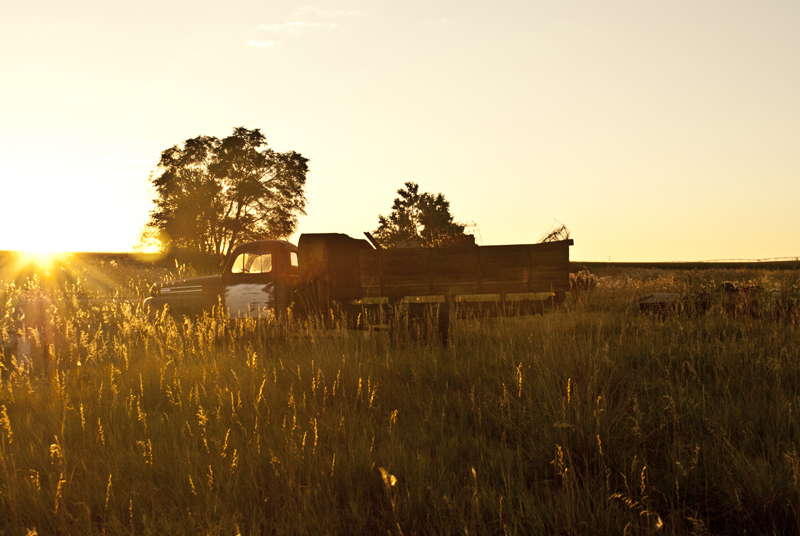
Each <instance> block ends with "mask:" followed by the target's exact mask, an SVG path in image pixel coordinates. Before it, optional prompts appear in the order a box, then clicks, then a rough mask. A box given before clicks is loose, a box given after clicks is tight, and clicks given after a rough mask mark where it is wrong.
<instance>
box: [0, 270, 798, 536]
mask: <svg viewBox="0 0 800 536" xmlns="http://www.w3.org/2000/svg"><path fill="white" fill-rule="evenodd" d="M2 266H3V271H2V273H3V282H2V285H1V286H0V329H2V337H3V341H4V355H3V361H2V363H3V366H2V380H1V382H0V534H2V535H17V534H19V535H31V534H39V535H49V534H137V535H138V534H192V535H196V534H208V535H239V534H241V535H255V534H293V535H294V534H391V535H401V534H402V535H412V534H471V535H473V534H498V535H506V534H564V535H571V534H578V535H581V534H586V535H589V534H630V535H634V534H680V535H690V534H694V535H707V534H741V535H744V534H748V535H751V534H775V535H785V534H798V533H800V347H798V343H800V323H799V322H798V318H799V315H800V308H798V306H797V304H798V296H799V295H800V294H798V293H800V271H797V270H759V269H747V270H739V269H713V268H710V269H702V270H701V269H697V270H668V269H652V270H647V269H636V268H631V267H627V268H625V269H616V270H615V269H613V268H605V269H604V270H603V271H602V273H596V274H587V273H584V274H583V275H582V276H581V277H583V278H584V279H586V278H589V279H591V280H592V283H591V284H585V285H581V286H580V291H579V292H576V293H574V294H573V295H571V296H569V297H568V298H567V300H566V302H565V304H564V305H563V306H562V307H561V308H559V309H557V310H555V311H552V312H547V313H546V314H544V315H539V316H529V317H519V318H483V317H478V318H475V317H473V318H459V319H457V320H455V321H454V325H453V329H452V341H451V343H450V344H449V345H447V346H443V345H441V344H437V343H436V342H421V341H416V340H414V338H407V337H400V336H398V334H396V333H391V332H389V333H387V332H352V331H346V330H344V329H333V330H322V329H318V328H317V325H316V323H315V322H307V321H302V320H300V319H294V320H292V321H290V322H284V323H280V324H278V323H275V322H272V323H265V322H256V321H253V320H232V319H230V318H228V317H226V316H224V315H221V314H218V313H213V314H208V315H206V316H204V317H202V318H196V319H173V318H172V317H170V316H166V315H164V316H161V317H159V318H156V319H152V320H151V319H148V317H147V316H146V315H145V314H144V313H143V311H142V310H141V307H140V303H141V299H142V298H143V297H144V294H145V292H146V289H147V285H148V284H149V283H151V282H153V281H155V280H156V279H161V278H163V277H168V276H178V275H185V274H184V273H178V272H181V271H184V272H185V271H186V269H185V268H184V267H180V268H178V267H176V266H168V265H166V266H161V267H159V268H156V267H152V266H150V265H146V264H142V263H136V262H126V261H124V260H123V259H121V258H120V259H103V258H100V257H98V258H95V259H92V260H91V262H89V261H87V260H86V259H83V260H81V259H78V258H72V259H66V260H62V261H61V262H59V263H55V264H51V265H49V266H38V267H32V266H29V265H26V267H25V269H24V270H23V269H21V268H19V266H20V265H18V264H15V263H14V262H11V261H8V262H5V264H3V265H2ZM15 266H17V267H18V269H16V271H15V270H12V268H13V267H15ZM190 275H191V274H190ZM725 281H733V282H736V284H737V285H742V286H753V287H756V286H757V287H758V292H759V294H758V296H757V297H756V298H755V299H754V300H749V301H747V302H741V301H737V300H731V299H729V296H724V295H721V294H720V293H719V291H718V290H717V289H718V288H719V287H720V285H722V283H724V282H725ZM652 292H678V293H682V294H685V295H686V299H685V300H682V301H681V306H680V307H676V308H675V309H670V310H667V311H664V312H660V313H653V314H643V313H641V312H640V311H639V310H638V306H637V298H638V297H640V296H643V295H646V294H649V293H652ZM698 297H702V304H703V306H702V307H698V306H696V304H697V303H700V301H701V300H700V299H699V298H698ZM31 311H33V313H31ZM22 350H24V352H23V351H22Z"/></svg>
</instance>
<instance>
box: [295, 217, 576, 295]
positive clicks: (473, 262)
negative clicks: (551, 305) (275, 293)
mask: <svg viewBox="0 0 800 536" xmlns="http://www.w3.org/2000/svg"><path fill="white" fill-rule="evenodd" d="M572 244H573V241H572V240H562V241H559V242H547V243H542V244H524V245H507V246H475V245H470V246H457V247H450V248H393V249H374V248H373V247H372V246H371V245H370V244H369V242H367V241H366V240H358V239H354V238H351V237H349V236H347V235H343V234H337V233H330V234H304V235H302V236H301V237H300V240H299V242H298V251H299V256H300V263H299V264H300V280H301V281H313V282H316V283H317V284H318V285H319V291H321V292H319V295H320V297H324V298H325V299H329V300H339V301H348V300H360V299H364V298H388V299H390V300H398V299H402V298H408V297H410V296H416V297H422V296H446V297H459V296H462V297H466V296H470V295H474V296H475V297H476V298H477V296H478V295H506V294H520V293H558V294H563V293H564V292H567V291H569V246H571V245H572Z"/></svg>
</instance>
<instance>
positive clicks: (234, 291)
mask: <svg viewBox="0 0 800 536" xmlns="http://www.w3.org/2000/svg"><path fill="white" fill-rule="evenodd" d="M298 275H299V267H298V258H297V246H295V245H293V244H290V243H289V242H286V241H283V240H259V241H256V242H247V243H244V244H241V245H239V246H237V247H236V248H235V249H234V250H233V252H232V253H231V255H229V256H228V259H227V262H226V263H225V269H224V270H223V272H222V274H221V275H216V276H207V277H194V278H189V279H180V280H173V281H160V282H158V283H156V284H155V285H153V287H152V288H151V291H150V297H149V298H147V299H146V300H145V302H144V305H145V307H146V308H147V309H148V310H149V311H151V312H157V311H159V310H161V309H163V308H164V306H165V305H166V306H168V307H169V309H170V310H171V311H172V312H174V313H177V314H197V313H200V312H202V311H203V310H207V311H210V310H211V308H212V307H215V306H217V305H220V304H221V305H222V306H223V307H224V308H225V309H226V310H227V311H228V312H229V313H230V315H231V316H232V317H261V318H264V317H267V318H268V317H272V316H275V315H276V312H277V311H285V310H286V309H287V307H289V305H290V304H291V299H292V294H293V289H294V287H295V286H296V285H297V279H298Z"/></svg>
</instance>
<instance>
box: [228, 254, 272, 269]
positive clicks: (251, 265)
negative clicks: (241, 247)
mask: <svg viewBox="0 0 800 536" xmlns="http://www.w3.org/2000/svg"><path fill="white" fill-rule="evenodd" d="M271 271H272V254H270V253H261V254H259V253H242V254H240V255H239V256H238V257H236V260H235V261H233V266H232V267H231V273H234V274H266V273H268V272H271Z"/></svg>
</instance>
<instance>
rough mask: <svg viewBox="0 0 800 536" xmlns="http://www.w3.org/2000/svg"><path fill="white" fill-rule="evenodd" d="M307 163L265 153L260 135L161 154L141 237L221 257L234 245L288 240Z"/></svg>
mask: <svg viewBox="0 0 800 536" xmlns="http://www.w3.org/2000/svg"><path fill="white" fill-rule="evenodd" d="M307 172H308V159H307V158H304V157H303V156H302V155H300V154H299V153H297V152H294V151H289V152H286V153H279V152H276V151H274V150H272V149H270V148H269V147H268V146H267V140H266V138H265V137H264V135H263V134H262V133H261V131H260V129H254V130H248V129H246V128H244V127H238V128H235V129H234V131H233V134H232V135H230V136H228V137H227V138H224V139H221V140H220V139H218V138H215V137H213V136H198V137H196V138H192V139H189V140H186V141H185V142H184V143H183V144H182V145H175V146H173V147H171V148H169V149H167V150H165V151H164V152H162V153H161V159H160V160H159V162H158V169H157V171H155V172H154V173H153V174H152V175H151V177H150V182H151V183H152V185H153V187H154V188H155V198H154V199H153V202H154V203H155V208H154V209H153V211H152V212H151V213H150V219H149V220H148V222H147V224H146V230H150V231H156V232H157V233H158V235H159V237H160V238H159V240H160V241H161V243H162V245H164V246H166V245H171V246H173V247H178V248H186V249H191V250H195V251H200V252H203V253H214V254H217V255H220V254H228V253H230V250H231V249H232V248H233V247H234V245H236V244H237V243H239V242H242V241H247V240H263V239H269V238H287V237H288V236H289V235H291V234H292V233H293V232H294V231H295V229H296V228H297V218H298V215H301V214H305V204H306V198H305V192H304V189H305V182H306V173H307Z"/></svg>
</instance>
